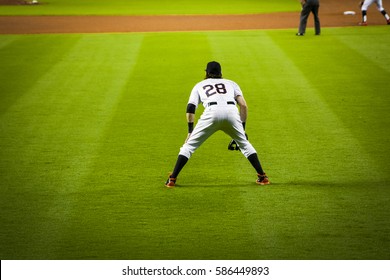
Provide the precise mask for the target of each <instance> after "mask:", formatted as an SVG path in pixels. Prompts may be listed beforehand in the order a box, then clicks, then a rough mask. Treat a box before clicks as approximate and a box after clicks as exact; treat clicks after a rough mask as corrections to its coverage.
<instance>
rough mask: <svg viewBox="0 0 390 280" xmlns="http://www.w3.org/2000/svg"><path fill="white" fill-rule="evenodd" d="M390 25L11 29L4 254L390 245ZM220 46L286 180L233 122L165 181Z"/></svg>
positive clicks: (288, 253) (341, 255)
mask: <svg viewBox="0 0 390 280" xmlns="http://www.w3.org/2000/svg"><path fill="white" fill-rule="evenodd" d="M389 43H390V37H389V36H388V28H387V27H386V26H383V27H370V28H365V29H360V28H334V29H325V30H324V31H323V36H320V37H318V36H306V37H303V38H298V37H296V36H294V31H293V30H277V31H276V30H275V31H271V30H269V31H234V32H183V33H181V32H172V33H134V34H73V35H23V36H19V35H2V36H1V37H0V60H1V61H2V63H1V65H0V93H1V97H0V98H1V101H0V148H1V149H0V158H1V160H0V178H1V188H0V209H1V216H0V224H1V226H0V259H389V257H390V253H389V250H388V248H389V245H390V238H389V232H390V222H389V213H390V211H389V210H390V189H389V186H390V184H389V182H390V181H389V177H390V175H389V174H390V172H389V171H390V170H389V169H390V168H389V165H388V158H389V156H390V152H389V138H388V137H389V125H390V114H389V111H388V108H389V105H390V104H389V103H390V97H389V94H388V76H389V72H390V66H389V65H388V64H387V63H386V62H387V61H389V60H390V57H389V56H390V54H389V53H388V51H387V48H386V46H388V45H389ZM156 46H158V48H156ZM214 59H215V60H218V61H220V62H221V64H222V66H223V72H224V75H225V77H227V78H230V79H233V80H235V81H236V82H238V83H239V84H240V85H241V87H242V89H243V91H244V94H245V98H246V100H247V102H248V104H249V119H248V124H247V132H248V134H249V139H250V140H251V141H252V143H253V145H254V146H255V147H256V148H257V150H258V153H259V156H260V159H261V160H262V163H263V165H264V168H265V170H266V171H267V172H268V174H269V176H270V179H271V181H272V185H270V186H266V187H260V186H257V185H256V184H255V183H254V181H255V179H256V174H255V172H254V170H252V168H251V166H250V165H249V163H248V162H247V160H246V159H245V158H244V157H243V156H242V155H241V154H240V153H239V152H231V151H227V144H228V142H229V140H230V139H229V138H228V137H227V136H226V135H224V134H223V133H218V134H216V135H214V136H213V137H212V138H210V139H209V140H208V141H207V142H206V143H205V144H204V145H203V146H202V147H201V148H200V149H199V150H198V151H197V152H196V153H195V154H194V156H193V158H192V159H191V160H190V161H189V163H188V165H187V166H186V167H185V169H184V170H183V172H182V174H181V175H180V177H179V180H178V183H179V186H178V187H177V188H175V189H173V190H167V189H165V188H164V186H163V183H164V181H165V179H166V176H167V174H168V172H169V171H171V169H172V167H173V165H174V163H175V160H176V157H177V153H178V151H179V147H180V145H181V144H182V143H183V141H184V139H185V137H186V126H187V125H186V121H185V108H186V102H187V100H188V96H189V93H190V90H191V88H192V86H193V85H194V84H195V83H196V82H197V81H199V80H201V79H202V78H203V74H204V73H203V69H204V67H205V64H206V63H207V62H208V61H210V60H214ZM197 113H198V115H199V113H201V112H200V111H198V112H197Z"/></svg>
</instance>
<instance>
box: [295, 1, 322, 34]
mask: <svg viewBox="0 0 390 280" xmlns="http://www.w3.org/2000/svg"><path fill="white" fill-rule="evenodd" d="M301 4H302V11H301V18H300V22H299V31H298V33H297V36H303V35H305V31H306V24H307V18H308V17H309V15H310V13H313V15H314V27H315V31H316V33H315V34H316V35H320V34H321V25H320V18H319V17H318V10H319V9H320V1H319V0H301Z"/></svg>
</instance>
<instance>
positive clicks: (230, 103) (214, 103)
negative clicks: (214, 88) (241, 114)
mask: <svg viewBox="0 0 390 280" xmlns="http://www.w3.org/2000/svg"><path fill="white" fill-rule="evenodd" d="M226 103H227V104H228V105H236V103H234V102H233V101H228V102H226ZM212 105H218V103H217V102H209V104H208V106H212Z"/></svg>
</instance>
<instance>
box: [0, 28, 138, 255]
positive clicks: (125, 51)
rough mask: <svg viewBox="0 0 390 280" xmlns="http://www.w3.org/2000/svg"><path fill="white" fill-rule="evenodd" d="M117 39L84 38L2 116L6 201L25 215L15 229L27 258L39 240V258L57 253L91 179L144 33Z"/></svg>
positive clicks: (11, 229) (4, 196) (100, 36)
mask: <svg viewBox="0 0 390 280" xmlns="http://www.w3.org/2000/svg"><path fill="white" fill-rule="evenodd" d="M66 38H67V37H65V38H64V39H65V40H66ZM58 39H59V40H61V38H58ZM112 39H113V38H112V36H110V35H97V36H94V35H84V36H80V37H79V40H78V41H77V43H76V44H75V45H74V46H73V47H72V48H71V49H70V50H66V53H65V54H64V55H63V59H62V60H59V61H58V62H57V63H56V64H55V65H54V66H53V67H52V68H50V70H49V71H48V72H47V73H45V74H44V75H42V77H41V78H40V79H39V80H37V81H36V83H35V84H34V85H33V86H32V87H31V88H30V89H29V91H28V92H26V94H25V95H23V96H22V97H20V98H19V99H18V100H17V102H16V103H15V104H14V105H13V106H12V107H10V108H9V110H8V112H7V114H5V115H4V116H3V117H2V126H3V129H2V130H3V131H4V137H3V139H2V142H3V143H4V146H8V149H7V150H6V151H4V155H3V157H2V164H3V165H7V170H8V172H7V175H6V177H7V178H9V180H8V181H7V185H8V186H9V187H10V188H9V189H8V190H9V191H8V192H5V193H4V195H3V198H7V199H6V200H5V203H6V204H8V205H9V203H13V204H16V205H17V208H18V209H19V212H17V213H16V214H18V213H19V214H22V215H21V216H16V217H12V218H13V219H15V220H18V221H19V222H20V223H21V224H22V225H23V226H22V229H19V230H16V228H18V227H19V225H20V224H18V225H16V228H10V229H9V230H10V231H11V232H13V231H14V232H18V235H16V236H14V242H15V244H14V245H20V246H22V245H23V246H24V247H23V249H21V251H23V252H24V253H25V254H26V256H29V255H31V254H33V250H37V248H36V246H37V244H40V245H39V252H38V253H37V254H35V257H37V258H40V257H42V258H46V257H53V255H51V254H52V253H53V252H56V246H58V243H57V242H58V239H60V237H61V235H62V234H63V233H64V228H63V227H65V228H66V224H67V223H68V222H69V221H68V218H69V215H70V214H71V213H72V211H73V207H74V206H75V205H74V201H73V196H72V194H74V193H75V192H79V191H80V188H82V187H83V186H84V185H85V184H86V182H85V181H84V179H85V176H87V175H88V173H89V172H90V167H91V165H92V164H93V162H94V160H95V156H96V151H97V149H98V147H99V146H100V145H101V136H102V135H103V134H104V131H105V128H106V125H107V123H109V122H110V120H111V118H112V114H113V113H114V112H115V109H116V105H117V102H118V100H119V99H120V96H121V94H122V93H123V88H124V86H125V84H126V81H127V78H128V76H129V74H130V73H131V71H132V70H133V66H134V63H135V57H136V56H137V52H138V47H139V45H140V42H141V41H142V36H132V37H128V36H121V37H120V36H119V37H118V36H116V39H115V44H110V42H111V40H112ZM58 51H60V49H58ZM35 67H36V68H39V66H38V65H35ZM9 143H12V146H9ZM87 184H88V183H87ZM13 185H14V186H13ZM21 188H22V189H23V191H22V189H21ZM11 189H13V190H15V189H16V190H17V192H16V193H17V194H18V196H15V193H14V192H12V191H10V190H11ZM21 196H22V197H24V199H21ZM9 206H10V205H9ZM9 218H10V217H9ZM25 235H26V236H28V239H30V240H34V241H33V242H32V243H31V244H32V246H31V247H30V246H29V245H26V244H23V242H20V241H21V240H22V239H23V238H25V237H24V236H25ZM18 241H19V242H18ZM10 245H11V244H10Z"/></svg>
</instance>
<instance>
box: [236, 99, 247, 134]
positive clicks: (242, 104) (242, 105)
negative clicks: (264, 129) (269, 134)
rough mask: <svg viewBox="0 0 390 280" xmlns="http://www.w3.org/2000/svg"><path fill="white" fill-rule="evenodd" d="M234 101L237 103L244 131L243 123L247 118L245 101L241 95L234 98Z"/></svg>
mask: <svg viewBox="0 0 390 280" xmlns="http://www.w3.org/2000/svg"><path fill="white" fill-rule="evenodd" d="M236 101H237V104H238V106H239V107H240V119H241V122H242V125H243V127H244V129H245V123H246V119H247V117H248V105H247V104H246V101H245V99H244V97H243V96H242V95H238V96H237V97H236Z"/></svg>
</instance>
